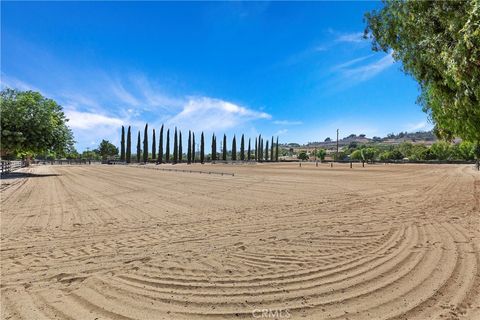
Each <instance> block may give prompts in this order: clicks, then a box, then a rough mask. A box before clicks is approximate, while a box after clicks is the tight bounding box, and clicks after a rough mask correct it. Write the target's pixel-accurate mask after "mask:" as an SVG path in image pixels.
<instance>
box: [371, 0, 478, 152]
mask: <svg viewBox="0 0 480 320" xmlns="http://www.w3.org/2000/svg"><path fill="white" fill-rule="evenodd" d="M365 19H366V23H367V27H366V30H365V36H368V35H369V36H370V37H371V38H372V40H373V44H372V46H373V49H374V50H376V51H385V52H391V53H392V56H393V58H394V59H395V60H399V61H401V62H402V64H403V70H404V71H405V72H406V73H407V74H410V75H412V76H413V77H414V78H415V79H416V80H417V81H418V83H419V84H420V88H421V92H422V93H421V96H420V97H419V102H420V103H421V104H422V106H423V108H424V111H426V112H427V113H429V115H430V117H431V119H432V120H433V122H434V124H435V132H436V134H437V135H438V136H440V137H442V138H445V139H447V140H448V139H452V138H453V137H460V138H462V139H464V140H467V141H471V142H475V143H477V144H479V143H480V2H479V1H474V0H470V1H393V0H387V1H384V5H383V7H382V9H380V10H374V11H372V12H369V13H367V14H366V15H365Z"/></svg>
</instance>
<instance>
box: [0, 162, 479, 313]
mask: <svg viewBox="0 0 480 320" xmlns="http://www.w3.org/2000/svg"><path fill="white" fill-rule="evenodd" d="M161 167H162V168H177V169H188V170H204V171H217V172H227V173H234V174H235V176H233V177H232V176H228V175H224V176H221V175H214V174H200V173H183V172H167V171H159V170H154V169H153V168H158V166H154V165H151V166H148V168H141V167H133V166H132V167H124V166H107V165H91V166H38V167H33V168H30V169H28V171H29V172H30V173H31V174H32V175H31V176H30V177H28V178H25V177H20V178H18V177H15V178H7V179H4V180H3V181H2V191H1V317H2V319H91V320H94V319H148V320H151V319H391V318H393V319H480V174H479V173H477V172H476V171H474V170H473V166H468V165H383V164H378V165H368V166H366V167H365V168H361V165H358V164H357V165H355V166H354V168H353V169H350V168H349V166H348V164H345V165H336V166H335V167H334V168H330V166H329V165H327V164H321V165H320V166H319V167H318V168H316V167H315V165H314V164H306V165H304V166H303V167H302V168H299V167H298V164H273V165H270V164H259V165H214V166H212V165H203V166H202V165H192V166H187V165H177V166H171V165H162V166H161Z"/></svg>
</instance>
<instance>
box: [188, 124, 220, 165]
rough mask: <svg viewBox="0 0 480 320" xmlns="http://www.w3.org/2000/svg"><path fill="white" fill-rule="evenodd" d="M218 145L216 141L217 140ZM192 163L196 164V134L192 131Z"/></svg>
mask: <svg viewBox="0 0 480 320" xmlns="http://www.w3.org/2000/svg"><path fill="white" fill-rule="evenodd" d="M215 143H216V139H215ZM192 163H195V132H193V131H192Z"/></svg>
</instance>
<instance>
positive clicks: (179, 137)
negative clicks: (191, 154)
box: [178, 130, 183, 163]
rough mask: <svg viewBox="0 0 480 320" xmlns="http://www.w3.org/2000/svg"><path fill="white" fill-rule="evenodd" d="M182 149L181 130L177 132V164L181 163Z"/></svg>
mask: <svg viewBox="0 0 480 320" xmlns="http://www.w3.org/2000/svg"><path fill="white" fill-rule="evenodd" d="M182 160H183V149H182V130H180V131H179V132H178V162H179V163H182Z"/></svg>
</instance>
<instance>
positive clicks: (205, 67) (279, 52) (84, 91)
mask: <svg viewBox="0 0 480 320" xmlns="http://www.w3.org/2000/svg"><path fill="white" fill-rule="evenodd" d="M380 6H381V3H379V2H302V3H288V2H273V3H272V2H219V3H214V2H191V3H188V2H180V3H169V2H141V3H138V2H137V3H133V2H116V3H114V2H45V3H40V2H3V1H2V4H1V9H2V10H1V18H2V21H1V59H2V60H1V81H2V87H5V86H8V87H15V88H18V89H22V90H25V89H32V90H37V91H40V92H42V93H43V94H44V95H46V96H47V97H50V98H53V99H55V100H56V101H57V102H59V103H60V104H61V105H62V106H63V107H64V109H65V113H66V114H67V116H68V117H69V118H70V122H69V125H70V126H71V127H72V129H73V131H74V134H75V138H76V140H77V149H79V150H84V149H85V148H87V147H89V148H94V147H96V146H97V145H98V143H99V141H100V140H101V139H109V140H111V141H112V142H114V143H118V141H119V132H120V127H121V125H132V126H133V127H134V128H133V129H134V132H136V130H138V129H140V128H142V127H143V125H144V123H145V122H148V123H149V126H150V127H154V128H157V129H158V128H159V127H160V125H161V124H162V123H165V124H166V125H167V126H169V127H172V128H173V127H174V126H178V127H179V128H181V129H183V130H188V129H193V130H195V131H197V132H198V131H201V130H203V131H205V132H206V134H207V136H209V135H210V134H211V132H212V131H215V132H216V133H217V135H222V134H223V133H224V132H225V133H227V134H228V135H229V136H232V135H233V134H237V135H239V134H242V133H245V134H246V135H247V136H252V137H253V136H255V135H257V134H259V133H261V134H262V135H264V136H271V135H279V137H280V141H281V142H300V143H305V142H309V141H323V140H324V139H325V138H326V137H328V136H330V137H332V138H333V136H334V135H335V130H336V129H337V128H339V129H340V135H341V136H347V135H349V134H350V133H356V134H360V133H365V134H367V136H374V135H377V136H383V135H386V134H387V133H390V132H399V131H416V130H429V129H430V128H431V127H432V126H431V124H430V123H429V122H428V119H427V115H426V114H424V113H423V112H422V111H421V107H419V106H418V105H416V104H415V100H416V98H417V95H418V86H417V84H416V82H415V81H414V80H413V79H411V78H410V77H408V76H406V75H404V74H403V73H402V71H401V64H400V63H394V62H393V60H392V58H391V56H390V55H389V54H387V53H375V52H372V50H371V47H370V43H369V41H368V40H363V39H362V38H361V35H362V32H363V29H364V22H363V14H364V13H365V12H366V11H369V10H372V9H374V8H379V7H380Z"/></svg>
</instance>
